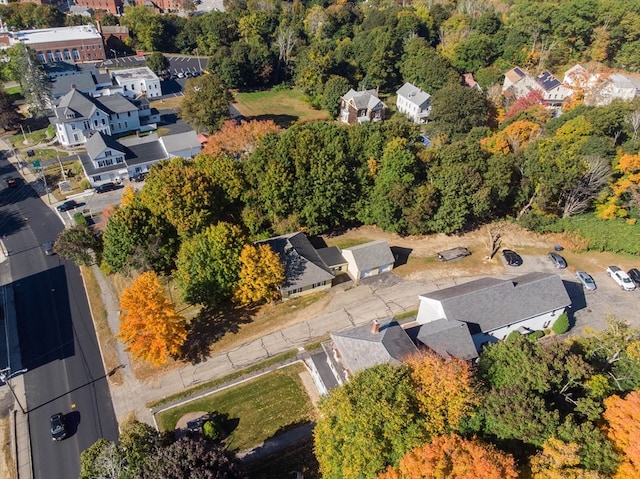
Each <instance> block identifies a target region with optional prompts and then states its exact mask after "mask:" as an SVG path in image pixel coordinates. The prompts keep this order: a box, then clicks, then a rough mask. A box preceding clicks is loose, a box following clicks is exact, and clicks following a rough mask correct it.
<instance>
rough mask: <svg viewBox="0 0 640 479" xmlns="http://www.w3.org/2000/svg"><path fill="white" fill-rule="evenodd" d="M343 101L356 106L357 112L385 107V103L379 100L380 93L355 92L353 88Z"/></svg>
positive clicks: (371, 91)
mask: <svg viewBox="0 0 640 479" xmlns="http://www.w3.org/2000/svg"><path fill="white" fill-rule="evenodd" d="M342 99H343V100H345V101H346V102H349V103H351V104H352V105H354V107H355V108H356V109H357V110H364V109H367V110H373V109H374V108H376V107H379V106H380V105H383V106H384V103H382V102H381V101H380V99H379V98H378V92H377V91H376V90H362V91H355V90H354V89H353V88H352V89H350V90H349V91H348V92H347V93H346V94H345V95H344V96H343V97H342Z"/></svg>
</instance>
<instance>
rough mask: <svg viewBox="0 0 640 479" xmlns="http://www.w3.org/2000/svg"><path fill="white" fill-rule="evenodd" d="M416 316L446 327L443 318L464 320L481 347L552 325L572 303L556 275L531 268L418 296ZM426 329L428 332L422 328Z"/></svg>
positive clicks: (472, 336) (473, 338)
mask: <svg viewBox="0 0 640 479" xmlns="http://www.w3.org/2000/svg"><path fill="white" fill-rule="evenodd" d="M419 300H420V306H419V309H418V315H417V318H416V320H417V322H418V324H421V325H424V326H423V327H424V328H425V331H427V332H428V328H427V326H428V325H430V324H433V325H434V327H436V328H438V329H442V328H443V325H442V320H447V321H458V322H461V323H466V325H467V329H468V334H469V335H470V336H471V339H472V340H473V343H474V345H475V347H476V349H477V350H478V351H480V349H481V348H482V346H483V345H484V344H487V343H495V342H498V341H500V340H503V339H505V338H506V337H507V336H508V335H509V333H511V332H512V331H520V332H521V333H527V332H532V331H537V330H543V329H545V328H549V327H551V325H552V324H553V323H554V322H555V320H556V319H557V318H558V316H560V315H561V314H562V313H563V312H564V311H565V309H566V308H567V307H568V306H569V305H571V300H570V299H569V295H568V294H567V290H566V289H565V287H564V284H563V283H562V280H561V279H560V277H559V276H558V275H555V274H548V273H529V274H525V275H523V276H519V277H517V278H514V279H507V280H503V279H497V278H481V279H477V280H475V281H470V282H468V283H463V284H460V285H457V286H452V287H450V288H445V289H441V290H438V291H433V292H431V293H426V294H423V295H420V296H419ZM424 334H427V333H424Z"/></svg>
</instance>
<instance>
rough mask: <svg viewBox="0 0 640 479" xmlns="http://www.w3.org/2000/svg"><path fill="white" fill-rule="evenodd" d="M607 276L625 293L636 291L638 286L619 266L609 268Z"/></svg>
mask: <svg viewBox="0 0 640 479" xmlns="http://www.w3.org/2000/svg"><path fill="white" fill-rule="evenodd" d="M607 275H609V277H610V278H611V279H613V280H614V281H615V282H616V284H617V285H618V286H620V287H621V288H622V289H624V290H625V291H633V290H634V289H636V285H635V284H634V283H633V281H631V278H629V275H628V274H627V273H625V272H624V271H622V270H621V269H620V268H618V267H617V266H607Z"/></svg>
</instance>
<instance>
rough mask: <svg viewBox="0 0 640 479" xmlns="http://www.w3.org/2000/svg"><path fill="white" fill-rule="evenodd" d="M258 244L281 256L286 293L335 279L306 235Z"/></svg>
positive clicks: (294, 235)
mask: <svg viewBox="0 0 640 479" xmlns="http://www.w3.org/2000/svg"><path fill="white" fill-rule="evenodd" d="M257 243H258V244H268V245H269V246H271V249H272V250H273V251H275V252H276V253H278V254H279V255H280V259H281V261H282V262H283V263H284V268H285V276H286V278H285V282H284V285H283V286H282V289H283V290H285V291H286V290H290V289H295V288H303V287H305V286H309V285H312V284H315V283H321V282H322V281H331V280H332V279H333V278H334V276H333V274H331V273H330V272H329V271H328V268H327V266H326V265H325V264H324V263H323V262H322V259H321V258H320V256H319V255H318V253H317V252H316V249H315V248H314V247H313V245H312V244H311V243H310V242H309V240H308V239H307V237H306V235H305V234H304V233H301V232H298V233H291V234H288V235H283V236H276V237H273V238H269V239H266V240H263V241H258V242H257Z"/></svg>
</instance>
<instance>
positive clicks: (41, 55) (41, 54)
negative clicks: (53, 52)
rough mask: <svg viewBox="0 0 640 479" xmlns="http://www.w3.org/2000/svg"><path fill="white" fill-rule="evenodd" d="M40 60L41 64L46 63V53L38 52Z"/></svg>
mask: <svg viewBox="0 0 640 479" xmlns="http://www.w3.org/2000/svg"><path fill="white" fill-rule="evenodd" d="M38 60H39V61H40V63H44V62H45V61H46V60H45V58H44V53H42V52H38Z"/></svg>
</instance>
